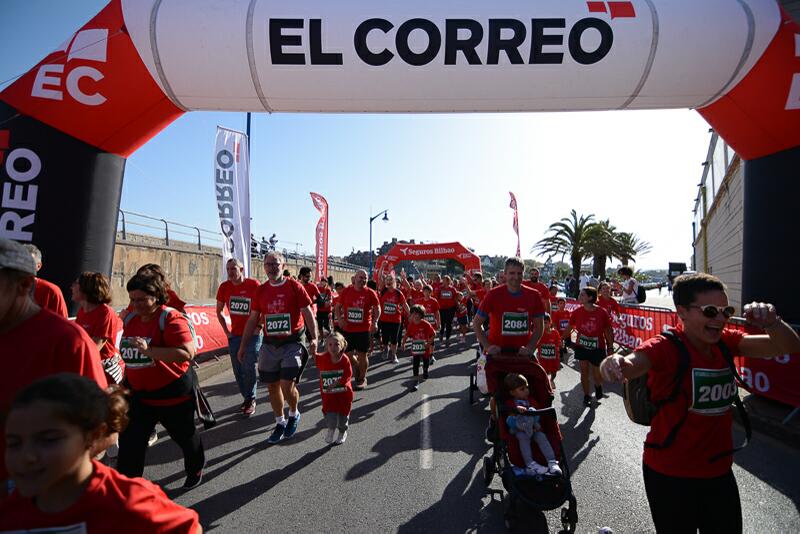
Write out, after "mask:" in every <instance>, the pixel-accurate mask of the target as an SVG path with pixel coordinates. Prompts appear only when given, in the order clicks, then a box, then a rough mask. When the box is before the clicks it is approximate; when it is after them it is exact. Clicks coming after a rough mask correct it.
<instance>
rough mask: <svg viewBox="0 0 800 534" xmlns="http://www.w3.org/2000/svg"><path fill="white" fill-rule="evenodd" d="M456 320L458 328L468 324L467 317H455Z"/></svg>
mask: <svg viewBox="0 0 800 534" xmlns="http://www.w3.org/2000/svg"><path fill="white" fill-rule="evenodd" d="M456 319H457V320H458V324H459V325H460V326H467V325H468V324H469V317H467V316H466V315H465V316H463V317H457V318H456Z"/></svg>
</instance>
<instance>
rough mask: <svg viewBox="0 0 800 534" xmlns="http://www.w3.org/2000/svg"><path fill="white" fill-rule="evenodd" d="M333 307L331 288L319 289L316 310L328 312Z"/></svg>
mask: <svg viewBox="0 0 800 534" xmlns="http://www.w3.org/2000/svg"><path fill="white" fill-rule="evenodd" d="M332 309H333V291H331V288H329V287H325V288H324V289H320V290H319V304H318V306H317V312H319V313H330V312H331V310H332Z"/></svg>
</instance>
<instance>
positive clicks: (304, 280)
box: [297, 267, 319, 316]
mask: <svg viewBox="0 0 800 534" xmlns="http://www.w3.org/2000/svg"><path fill="white" fill-rule="evenodd" d="M297 280H298V281H299V282H300V283H301V284H303V289H305V290H306V293H308V298H310V299H311V311H312V312H313V313H314V315H315V316H316V315H317V304H318V303H319V288H318V287H317V284H315V283H314V282H312V281H311V267H300V272H298V273H297Z"/></svg>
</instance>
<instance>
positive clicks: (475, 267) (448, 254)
mask: <svg viewBox="0 0 800 534" xmlns="http://www.w3.org/2000/svg"><path fill="white" fill-rule="evenodd" d="M406 260H419V261H428V260H455V261H457V262H458V263H460V264H461V265H463V266H464V271H465V272H468V273H479V272H481V259H480V258H479V257H478V256H477V255H475V254H474V253H473V252H472V251H471V250H469V249H468V248H466V247H465V246H464V245H462V244H461V243H455V242H454V243H429V244H427V245H426V244H422V243H397V244H396V245H395V246H393V247H392V248H391V249H389V251H388V252H387V253H386V254H381V255H380V256H378V258H377V259H376V260H375V272H374V274H373V276H374V277H375V279H376V280H377V279H378V276H379V275H380V273H383V272H387V271H391V270H392V269H394V266H395V265H397V263H398V262H401V261H406Z"/></svg>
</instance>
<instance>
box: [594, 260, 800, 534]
mask: <svg viewBox="0 0 800 534" xmlns="http://www.w3.org/2000/svg"><path fill="white" fill-rule="evenodd" d="M672 295H673V301H674V303H675V308H676V311H677V314H678V318H679V319H680V323H679V325H678V327H677V329H676V330H675V331H674V334H675V335H676V336H677V337H678V339H679V340H680V341H681V342H682V343H683V345H684V346H685V348H686V351H687V352H688V356H689V362H688V368H687V369H686V370H685V371H683V376H682V377H677V376H676V375H677V373H678V369H679V361H680V356H679V355H680V352H679V348H678V345H677V344H676V343H675V342H674V341H672V340H670V339H667V338H666V337H664V336H663V335H658V336H656V337H654V338H651V339H649V340H647V341H645V342H644V343H643V344H642V345H640V346H639V347H637V349H636V350H635V351H634V352H633V354H630V355H628V356H622V355H619V354H613V355H611V356H609V357H608V358H606V359H605V360H603V362H602V363H601V365H600V370H601V372H602V373H603V377H604V378H605V379H606V380H610V381H614V382H622V381H624V380H631V379H634V378H637V377H640V376H643V375H647V376H648V378H647V383H648V386H649V389H650V398H651V400H652V401H653V402H656V403H658V402H662V401H665V402H662V404H661V406H660V408H659V409H658V411H657V412H656V414H655V415H654V416H653V419H652V421H651V425H650V432H649V433H648V434H647V439H646V440H645V448H644V458H643V462H642V463H643V475H644V487H645V492H646V494H647V500H648V502H649V504H650V513H651V514H652V517H653V523H654V525H655V528H656V532H697V530H698V528H699V529H700V530H701V532H702V531H714V532H742V508H741V501H740V497H739V490H738V487H737V484H736V479H735V478H734V475H733V471H732V465H733V457H732V450H733V436H732V432H733V416H732V414H731V402H732V401H733V399H734V397H736V396H737V395H738V394H739V393H738V387H737V386H736V382H735V379H734V376H733V373H732V372H731V370H730V365H729V363H728V361H726V358H725V357H724V356H723V354H722V351H721V348H720V346H719V343H720V342H722V343H723V344H724V345H725V346H726V347H727V348H728V351H729V352H730V355H731V356H732V357H733V356H746V357H750V358H772V357H775V356H779V355H783V354H796V353H798V352H800V336H798V334H797V332H795V331H794V329H793V328H792V327H791V326H789V325H788V324H786V323H785V322H783V321H782V320H781V318H780V317H779V316H778V314H777V311H776V310H775V306H773V305H772V304H765V303H757V302H753V303H751V304H747V305H746V306H745V307H744V318H745V320H746V321H747V323H748V324H749V325H750V326H753V327H756V328H758V329H760V330H763V331H764V332H765V333H766V335H764V334H759V335H751V334H745V333H744V332H741V331H736V330H732V329H728V328H725V326H726V324H727V321H728V319H729V318H730V317H731V316H732V315H733V313H734V309H733V307H732V306H729V304H728V295H727V294H726V292H725V286H724V284H723V283H722V281H720V280H719V279H718V278H715V277H713V276H711V275H708V274H705V273H699V274H693V275H683V276H679V277H678V278H676V279H675V283H674V286H673V294H672ZM676 378H679V379H680V393H682V394H679V395H677V397H676V399H675V400H674V401H668V400H667V399H668V398H669V397H670V396H671V394H672V392H673V391H674V387H675V380H676ZM679 422H681V424H680V427H678V426H677V425H678V423H679ZM673 433H674V436H673V439H672V442H671V443H670V444H669V445H668V446H664V443H665V440H666V439H667V436H668V435H671V434H673ZM659 445H660V446H659Z"/></svg>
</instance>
